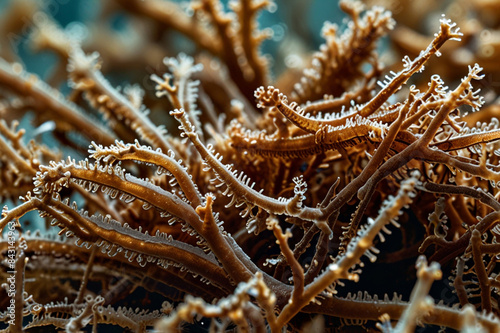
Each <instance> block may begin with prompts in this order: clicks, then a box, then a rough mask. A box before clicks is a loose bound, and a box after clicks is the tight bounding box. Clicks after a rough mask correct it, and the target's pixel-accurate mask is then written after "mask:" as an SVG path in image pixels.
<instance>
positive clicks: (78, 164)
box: [0, 0, 500, 332]
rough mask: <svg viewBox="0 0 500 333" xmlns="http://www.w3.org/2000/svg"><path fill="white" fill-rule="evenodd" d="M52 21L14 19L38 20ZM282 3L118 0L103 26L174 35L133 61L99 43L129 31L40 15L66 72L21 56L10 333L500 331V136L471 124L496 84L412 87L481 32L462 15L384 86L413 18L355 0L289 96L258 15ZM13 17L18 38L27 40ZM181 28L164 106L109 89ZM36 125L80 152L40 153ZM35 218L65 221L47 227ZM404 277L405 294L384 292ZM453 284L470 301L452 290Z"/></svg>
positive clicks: (12, 160) (151, 40) (5, 221)
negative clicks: (30, 123) (112, 331)
mask: <svg viewBox="0 0 500 333" xmlns="http://www.w3.org/2000/svg"><path fill="white" fill-rule="evenodd" d="M31 5H32V4H31V3H30V1H28V0H25V1H19V2H17V1H16V2H12V5H11V8H10V10H11V11H12V12H16V11H17V12H20V11H23V10H29V11H28V12H23V13H24V14H18V15H17V17H23V15H25V16H30V15H34V14H33V12H31V10H32V7H31ZM23 6H26V7H23ZM274 6H275V4H274V3H272V2H271V1H268V0H260V1H256V0H254V1H250V0H238V1H231V2H230V3H229V7H228V8H227V9H224V7H223V6H222V5H221V3H220V2H219V1H216V0H198V1H192V2H190V4H189V7H182V6H181V5H179V4H177V3H174V2H172V3H171V2H167V1H160V0H149V1H139V0H137V1H136V0H132V1H131V0H128V1H119V0H117V1H115V2H113V3H112V4H108V5H107V7H106V6H104V8H103V14H102V17H99V20H100V21H99V22H100V23H99V24H103V23H102V22H106V20H107V19H108V16H109V15H110V14H109V13H114V12H115V11H117V10H125V11H126V12H127V13H129V14H130V24H131V25H132V26H133V27H134V28H135V29H136V33H137V31H141V30H146V31H148V32H151V31H155V32H156V34H148V36H149V37H148V38H143V39H140V40H139V39H138V40H137V41H136V43H138V44H137V45H134V48H133V49H134V50H137V49H141V50H148V51H150V52H140V54H139V53H134V52H130V53H124V54H120V55H117V54H113V53H112V52H111V51H110V46H109V45H105V43H101V42H100V41H99V38H98V37H101V38H102V35H104V36H106V38H110V39H113V40H114V39H116V40H119V38H118V36H117V34H118V33H117V32H109V34H107V33H101V32H99V33H98V34H95V36H94V34H92V33H91V34H90V35H89V36H87V37H85V38H84V37H82V36H79V35H76V34H75V32H74V31H73V32H72V31H69V30H68V29H66V30H64V29H62V28H60V27H58V26H57V24H55V23H54V22H53V21H52V20H50V18H48V17H47V16H40V15H36V16H33V17H38V20H34V22H33V23H34V25H33V27H32V28H31V35H30V36H29V40H30V41H31V42H32V43H33V45H34V46H36V47H37V48H39V49H48V50H51V51H53V52H55V53H56V54H57V55H58V57H59V59H60V61H59V62H58V65H57V66H56V68H55V69H54V70H53V72H52V75H50V77H48V78H47V79H46V80H44V81H42V80H41V79H39V78H37V77H36V76H35V75H33V74H31V73H29V72H27V71H26V70H25V69H24V68H23V66H22V65H21V64H20V63H19V62H18V61H16V54H15V52H8V51H5V50H2V56H3V57H4V58H5V59H3V58H0V87H1V89H2V90H1V92H0V98H1V102H2V104H1V108H0V115H1V116H2V118H3V119H2V121H1V122H0V153H1V154H0V197H1V199H2V200H4V201H7V200H9V201H12V203H11V204H10V205H9V206H5V207H4V208H3V210H2V216H1V219H0V229H2V230H4V236H3V237H2V239H0V254H1V256H2V257H1V258H2V262H1V263H2V271H1V272H0V275H1V276H2V280H4V278H5V280H6V281H10V280H9V279H10V278H12V279H13V280H12V281H14V282H13V283H12V284H10V283H6V284H3V287H4V289H5V291H2V293H4V294H6V296H7V297H2V298H1V299H2V301H0V304H1V306H2V309H1V310H0V320H1V321H2V322H4V323H5V324H6V326H5V327H6V330H8V331H12V332H20V331H22V330H28V329H30V328H35V327H40V326H47V325H51V326H53V327H56V328H63V329H66V330H67V331H70V332H77V331H80V330H81V329H84V328H86V327H91V328H92V329H93V330H94V331H97V329H98V328H99V327H100V325H102V324H111V325H116V326H120V327H123V328H127V329H130V330H133V331H139V332H141V331H145V330H147V329H148V328H150V327H153V326H154V327H155V329H157V330H158V331H166V332H170V331H175V330H181V329H182V327H183V325H186V323H194V322H196V324H195V325H209V329H210V330H211V331H220V332H223V331H225V330H230V329H233V328H234V327H236V328H237V329H238V330H239V331H243V332H245V331H256V332H266V331H268V330H270V331H272V332H280V331H282V330H283V328H285V327H286V328H287V329H288V330H290V331H300V330H301V329H309V330H311V329H314V330H321V328H325V326H328V327H332V326H336V329H339V330H342V329H345V330H349V329H350V326H351V325H358V326H363V327H365V328H366V329H378V330H381V331H383V332H410V331H413V330H414V329H415V327H416V326H417V325H437V326H443V327H450V328H453V329H460V330H463V331H467V330H485V331H498V329H499V328H500V319H499V317H498V316H499V315H500V308H499V306H498V296H499V293H498V290H499V289H498V287H499V284H500V280H499V278H498V268H497V267H496V260H497V256H498V253H499V252H500V247H499V244H498V242H497V237H498V235H499V234H500V229H499V227H498V221H499V220H500V202H499V201H498V196H499V190H498V186H500V170H499V167H498V164H499V156H500V153H499V152H500V151H499V150H498V143H497V140H498V139H500V129H499V126H500V123H499V122H498V120H496V119H495V118H492V119H490V120H489V121H488V122H485V123H481V122H478V123H477V124H476V125H475V126H469V125H467V123H466V122H465V121H464V119H466V117H467V115H466V113H467V112H478V111H479V110H480V109H481V108H482V107H483V104H484V100H483V98H482V97H481V96H480V94H479V90H477V89H475V88H474V87H473V85H474V82H475V81H478V80H481V79H482V78H483V75H482V74H481V70H482V68H481V67H480V66H479V65H478V64H475V65H472V66H469V68H468V73H467V75H465V77H463V78H462V80H461V81H460V82H449V84H451V85H453V86H452V88H448V87H447V86H445V82H444V80H443V79H441V77H439V76H438V75H433V76H432V77H431V78H430V80H429V82H428V83H427V84H426V85H421V86H420V85H419V87H417V86H415V85H411V86H409V84H408V83H407V82H408V81H409V80H411V79H412V77H413V76H414V75H415V74H416V73H419V72H422V71H423V69H424V65H425V64H427V62H428V61H429V59H431V58H434V57H435V56H439V55H440V49H441V48H442V46H443V45H444V44H445V43H447V44H448V43H453V42H454V41H459V40H460V39H461V38H462V33H461V32H460V30H459V28H458V27H457V26H456V25H455V24H454V23H452V22H451V21H450V20H448V19H446V18H444V17H443V18H442V19H441V20H440V21H439V24H440V25H439V28H438V30H437V32H436V33H435V35H434V37H433V38H430V39H429V41H428V45H427V46H426V47H425V48H423V49H422V50H421V52H420V53H419V54H418V55H417V56H415V57H414V58H410V57H408V56H407V57H404V59H403V64H402V66H401V65H400V68H399V69H398V70H397V71H396V72H391V73H390V74H389V75H388V76H386V78H385V79H384V80H383V81H377V80H378V78H379V76H380V74H381V72H382V66H381V64H380V63H379V55H378V53H377V51H376V46H377V41H378V40H379V39H380V38H381V37H383V36H385V35H386V34H387V33H388V32H389V31H390V30H391V29H393V27H394V24H395V22H394V21H393V19H392V17H391V13H390V12H389V11H387V10H384V9H382V8H381V7H374V8H371V9H368V10H366V9H365V8H364V6H363V5H362V4H361V2H358V1H354V0H342V1H340V7H341V9H342V10H343V11H344V12H346V13H347V14H348V16H349V18H350V22H349V23H348V24H347V27H346V29H345V30H344V31H343V32H339V30H340V29H339V28H338V26H336V25H334V24H331V23H327V24H325V26H324V29H323V31H322V35H323V37H324V39H325V44H324V45H322V46H321V47H320V49H319V51H317V52H316V53H314V54H313V55H312V57H311V61H310V64H309V65H307V67H306V68H305V69H304V70H303V72H302V73H296V72H295V71H294V70H290V71H289V72H288V73H285V74H283V77H284V79H282V80H280V79H278V80H276V81H275V82H273V84H274V86H271V85H270V84H271V82H270V80H271V79H270V76H271V75H270V74H269V63H270V62H269V59H268V58H267V57H265V56H263V55H261V54H260V46H261V43H262V41H263V40H264V39H265V38H267V37H269V36H270V35H271V33H270V31H268V30H266V29H260V28H259V27H258V24H257V20H256V17H257V15H258V14H259V12H260V11H262V10H264V9H266V8H270V7H271V8H272V7H274ZM12 17H13V16H12V15H11V16H6V17H5V18H4V21H2V22H4V23H5V24H4V25H3V26H2V27H0V28H1V29H3V30H4V32H5V34H6V35H9V34H11V33H14V31H16V29H19V26H18V25H16V24H15V22H11V20H12ZM40 17H43V19H40ZM14 21H15V20H14ZM23 21H26V20H23ZM103 31H107V30H105V29H103ZM171 31H178V32H181V33H182V34H184V35H185V36H186V37H187V38H189V39H191V40H192V41H193V42H194V44H196V48H197V50H198V51H197V54H196V56H195V57H192V56H188V55H186V54H185V53H179V54H178V55H177V56H174V57H165V59H164V61H163V62H164V64H165V66H166V70H162V72H164V73H163V74H162V75H160V73H154V74H152V75H151V77H150V80H148V83H151V82H152V83H153V84H154V86H155V87H154V89H151V91H155V93H156V97H158V98H156V99H153V98H154V97H153V96H150V95H148V91H143V90H142V89H141V88H140V87H139V86H137V85H134V86H127V87H124V88H117V87H114V86H113V85H112V84H110V83H109V82H108V81H107V80H106V79H105V78H104V75H103V73H113V71H114V70H117V71H120V73H123V72H127V71H129V72H130V74H131V75H132V74H133V73H134V71H137V69H138V68H140V66H147V63H148V61H152V60H151V59H145V58H146V56H145V54H146V53H148V54H155V53H157V52H160V53H161V52H166V51H164V50H163V49H162V46H161V44H160V42H161V41H164V40H166V39H167V40H168V38H166V36H170V35H169V33H170V32H171ZM208 41H210V42H208ZM108 44H109V43H108ZM122 46H123V45H122ZM167 46H170V45H167ZM7 50H8V49H7ZM95 50H97V51H100V52H101V54H98V53H97V52H91V51H95ZM152 58H154V57H152ZM17 60H19V59H17ZM153 61H157V59H156V60H153ZM107 63H108V64H107ZM131 64H134V65H131ZM143 68H144V67H143ZM65 72H67V76H68V77H69V84H68V87H69V89H70V90H71V92H70V93H68V94H66V95H63V94H61V93H60V92H59V90H58V89H59V88H60V86H61V83H62V81H61V80H62V78H63V77H64V76H63V73H65ZM291 78H293V79H291ZM290 80H292V81H293V84H290V82H289V81H290ZM377 83H378V85H377ZM280 89H281V90H280ZM151 91H149V93H151ZM163 97H166V98H163ZM146 105H147V106H146ZM25 114H26V116H27V115H33V120H34V123H35V125H37V126H38V127H37V130H36V132H46V131H49V132H50V133H51V134H52V135H53V137H54V138H55V139H56V140H57V141H58V145H59V146H63V147H64V150H63V152H62V153H61V152H59V151H58V150H57V149H56V148H55V147H50V146H49V145H50V144H49V143H47V146H46V145H43V143H42V142H40V141H36V140H31V141H29V142H26V140H25V136H26V133H25V130H24V129H18V127H19V125H18V121H19V120H22V117H23V116H24V115H25ZM159 121H161V122H163V123H166V122H167V121H173V122H178V124H179V127H178V130H177V129H175V128H169V129H168V130H169V131H170V132H169V131H167V126H164V125H158V123H159ZM76 134H78V135H76ZM87 145H88V146H89V147H90V148H89V149H88V153H86V152H84V151H85V150H84V148H82V147H84V146H87ZM82 151H83V154H86V155H88V157H87V158H81V157H79V156H81V154H82ZM61 155H63V156H64V155H67V158H65V159H63V160H61V158H62V157H61ZM31 211H37V212H38V213H39V215H40V216H41V217H42V218H43V219H44V221H45V222H46V223H45V226H44V227H43V226H41V227H40V228H35V229H37V230H30V227H29V224H30V223H31V224H33V223H35V221H30V219H32V217H30V216H31V215H30V214H28V213H29V212H31ZM12 226H14V227H15V228H13V227H12ZM7 230H8V231H10V232H9V233H7ZM13 230H16V232H15V233H16V235H17V236H16V237H12V235H13ZM53 230H56V231H57V234H58V235H57V236H56V235H55V233H53V232H52V231H53ZM392 233H396V234H397V236H396V235H391V234H392ZM7 234H8V236H7ZM415 262H416V265H414V263H415ZM428 263H429V264H428ZM387 269H390V272H391V273H390V274H391V280H390V281H391V283H378V282H377V280H378V279H383V277H380V276H377V274H379V273H380V271H381V270H387ZM377 271H378V273H377ZM442 278H445V279H448V280H449V281H445V283H444V285H445V286H446V288H448V289H449V290H451V291H452V292H453V293H454V294H453V295H456V296H453V297H451V298H448V299H443V298H440V295H441V296H442V293H441V294H439V293H438V294H437V295H434V294H433V293H432V290H431V286H432V284H433V282H434V281H435V280H439V279H442ZM12 285H15V288H12ZM411 290H413V291H412V292H411V293H410V291H411ZM387 293H394V297H392V298H391V297H389V296H387ZM384 294H385V295H384ZM10 304H14V305H13V306H12V307H11V306H10ZM134 307H135V308H134ZM318 318H319V319H318ZM306 325H309V328H305V327H306ZM311 327H313V328H311Z"/></svg>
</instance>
